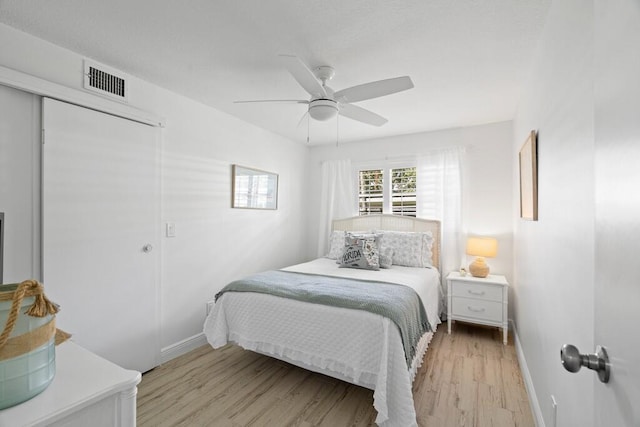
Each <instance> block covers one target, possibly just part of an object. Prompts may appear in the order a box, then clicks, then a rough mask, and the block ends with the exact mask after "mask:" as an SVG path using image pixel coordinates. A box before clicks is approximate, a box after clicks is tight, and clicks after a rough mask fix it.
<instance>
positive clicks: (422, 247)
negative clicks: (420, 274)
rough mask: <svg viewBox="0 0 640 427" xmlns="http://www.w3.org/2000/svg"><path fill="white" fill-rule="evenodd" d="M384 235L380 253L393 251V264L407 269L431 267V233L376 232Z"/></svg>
mask: <svg viewBox="0 0 640 427" xmlns="http://www.w3.org/2000/svg"><path fill="white" fill-rule="evenodd" d="M376 233H379V234H382V236H383V238H382V241H381V244H380V251H381V252H385V250H386V249H388V248H390V249H391V250H392V251H393V264H395V265H403V266H406V267H431V266H432V265H433V261H432V260H431V258H432V257H433V254H432V252H431V247H432V246H433V234H431V232H430V231H423V232H418V231H389V230H376Z"/></svg>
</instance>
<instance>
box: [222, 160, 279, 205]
mask: <svg viewBox="0 0 640 427" xmlns="http://www.w3.org/2000/svg"><path fill="white" fill-rule="evenodd" d="M232 186H233V187H232V200H231V207H233V208H245V209H277V208H278V174H275V173H271V172H265V171H262V170H258V169H252V168H247V167H244V166H240V165H233V180H232Z"/></svg>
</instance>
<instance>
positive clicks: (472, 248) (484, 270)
mask: <svg viewBox="0 0 640 427" xmlns="http://www.w3.org/2000/svg"><path fill="white" fill-rule="evenodd" d="M497 253H498V241H497V240H496V239H494V238H493V237H469V238H468V239H467V255H472V256H475V257H476V259H475V260H474V261H473V262H472V263H471V264H469V272H470V273H471V275H472V276H473V277H487V276H488V275H489V266H488V265H487V262H486V261H485V260H484V258H485V257H489V258H493V257H495V256H496V254H497Z"/></svg>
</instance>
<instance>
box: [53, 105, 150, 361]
mask: <svg viewBox="0 0 640 427" xmlns="http://www.w3.org/2000/svg"><path fill="white" fill-rule="evenodd" d="M42 120H43V128H44V145H43V277H44V285H45V289H46V292H47V295H48V296H49V297H50V298H51V299H52V300H54V301H55V302H57V303H58V304H60V306H61V311H60V313H59V314H58V316H57V322H58V327H59V328H61V329H63V330H65V331H67V332H69V333H71V334H72V335H73V340H74V341H75V342H76V343H77V344H79V345H81V346H83V347H85V348H87V349H89V350H91V351H93V352H94V353H97V354H99V355H101V356H102V357H104V358H106V359H108V360H111V361H112V362H114V363H116V364H118V365H121V366H123V367H125V368H129V369H136V370H139V371H143V372H144V371H147V370H149V369H151V368H153V367H154V366H156V365H157V364H158V363H159V355H160V336H159V329H160V328H159V313H158V307H159V301H158V298H159V297H158V295H159V289H158V279H159V277H158V268H159V261H158V260H159V214H160V206H159V175H158V170H159V161H158V148H157V142H158V134H157V132H158V131H157V129H156V128H153V127H151V126H147V125H143V124H140V123H137V122H133V121H130V120H126V119H122V118H118V117H114V116H110V115H107V114H103V113H100V112H97V111H93V110H89V109H86V108H82V107H78V106H75V105H71V104H66V103H63V102H59V101H55V100H51V99H47V98H45V99H44V100H43V117H42Z"/></svg>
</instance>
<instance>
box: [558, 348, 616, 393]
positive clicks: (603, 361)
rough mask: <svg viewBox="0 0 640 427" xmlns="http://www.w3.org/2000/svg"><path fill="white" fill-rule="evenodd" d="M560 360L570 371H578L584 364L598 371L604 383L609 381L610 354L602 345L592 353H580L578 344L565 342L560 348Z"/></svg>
mask: <svg viewBox="0 0 640 427" xmlns="http://www.w3.org/2000/svg"><path fill="white" fill-rule="evenodd" d="M560 360H561V361H562V366H564V368H565V369H566V370H567V371H569V372H573V373H575V372H578V371H579V370H580V368H582V367H583V366H585V367H587V368H589V369H592V370H594V371H596V372H597V373H598V378H599V379H600V381H602V382H603V383H606V382H609V376H610V373H611V365H610V364H609V355H608V354H607V350H606V349H605V348H604V347H602V346H597V347H596V352H595V353H591V354H580V351H578V349H577V348H576V346H574V345H571V344H565V345H563V346H562V348H561V349H560Z"/></svg>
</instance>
